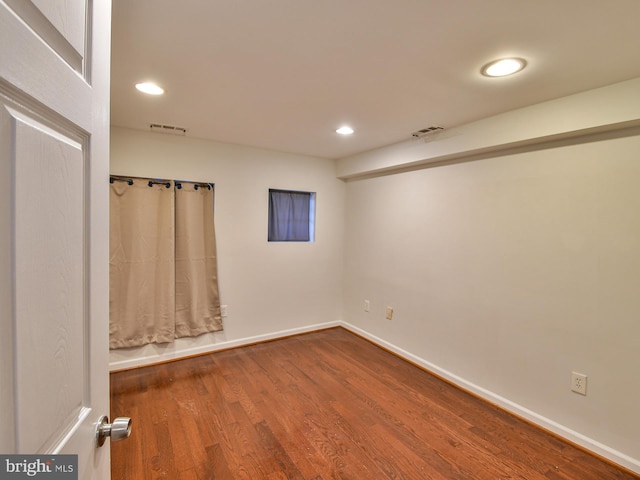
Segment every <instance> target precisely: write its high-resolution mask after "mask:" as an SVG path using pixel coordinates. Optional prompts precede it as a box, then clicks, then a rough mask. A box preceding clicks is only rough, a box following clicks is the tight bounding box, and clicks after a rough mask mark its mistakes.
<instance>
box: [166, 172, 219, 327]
mask: <svg viewBox="0 0 640 480" xmlns="http://www.w3.org/2000/svg"><path fill="white" fill-rule="evenodd" d="M195 187H196V185H194V184H190V183H184V182H183V183H182V188H181V189H177V190H176V192H175V195H176V198H175V202H176V203H175V206H176V264H175V267H176V270H175V271H176V337H187V336H196V335H201V334H203V333H206V332H215V331H219V330H222V317H221V315H220V295H219V292H218V267H217V258H216V239H215V229H214V220H213V199H214V190H213V188H207V187H206V186H205V187H203V186H200V188H195Z"/></svg>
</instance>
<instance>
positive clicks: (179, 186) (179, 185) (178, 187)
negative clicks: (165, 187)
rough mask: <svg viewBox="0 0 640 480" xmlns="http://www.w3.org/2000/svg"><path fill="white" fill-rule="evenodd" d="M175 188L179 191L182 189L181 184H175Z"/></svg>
mask: <svg viewBox="0 0 640 480" xmlns="http://www.w3.org/2000/svg"><path fill="white" fill-rule="evenodd" d="M176 188H177V189H178V190H181V189H182V184H181V183H178V182H176Z"/></svg>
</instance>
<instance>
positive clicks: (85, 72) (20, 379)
mask: <svg viewBox="0 0 640 480" xmlns="http://www.w3.org/2000/svg"><path fill="white" fill-rule="evenodd" d="M110 23H111V4H110V0H0V322H1V323H0V452H1V453H3V454H10V453H22V454H35V453H41V454H55V453H67V454H78V455H79V457H78V470H79V478H81V479H89V478H95V479H108V478H109V447H108V445H109V443H108V442H107V444H106V446H105V447H103V448H96V447H95V439H94V437H95V428H96V424H97V422H98V419H99V418H100V417H101V416H102V415H108V412H109V397H108V394H109V392H108V389H109V386H108V342H107V340H108V338H107V337H108V309H109V304H108V288H109V287H108V285H109V284H108V238H109V234H108V217H109V215H108V208H109V207H108V180H107V179H108V174H109V160H108V154H109V146H108V138H109V130H108V129H109V64H110V61H109V52H110Z"/></svg>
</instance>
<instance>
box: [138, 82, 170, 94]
mask: <svg viewBox="0 0 640 480" xmlns="http://www.w3.org/2000/svg"><path fill="white" fill-rule="evenodd" d="M136 88H137V89H138V90H140V91H141V92H142V93H147V94H149V95H162V94H163V93H164V90H163V89H162V88H160V87H159V86H158V85H156V84H155V83H150V82H144V83H136Z"/></svg>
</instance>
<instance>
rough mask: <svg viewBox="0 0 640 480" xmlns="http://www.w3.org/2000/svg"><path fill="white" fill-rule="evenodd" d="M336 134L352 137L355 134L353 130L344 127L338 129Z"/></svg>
mask: <svg viewBox="0 0 640 480" xmlns="http://www.w3.org/2000/svg"><path fill="white" fill-rule="evenodd" d="M336 133H339V134H340V135H351V134H352V133H353V128H351V127H348V126H346V125H344V126H342V127H340V128H339V129H337V130H336Z"/></svg>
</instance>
